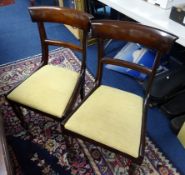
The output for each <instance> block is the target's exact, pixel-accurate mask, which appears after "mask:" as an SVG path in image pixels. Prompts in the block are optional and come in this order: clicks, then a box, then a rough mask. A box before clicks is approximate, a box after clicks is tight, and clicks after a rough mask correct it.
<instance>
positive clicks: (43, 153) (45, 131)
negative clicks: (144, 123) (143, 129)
mask: <svg viewBox="0 0 185 175" xmlns="http://www.w3.org/2000/svg"><path fill="white" fill-rule="evenodd" d="M40 58H41V55H36V56H33V57H29V58H27V59H25V60H20V61H18V62H14V63H12V64H8V65H2V66H0V95H1V96H0V110H2V112H3V117H4V122H5V130H6V131H5V133H6V135H7V141H8V145H9V151H10V156H11V159H12V162H13V168H14V170H15V174H25V175H29V174H32V175H33V174H35V175H39V174H48V175H60V174H65V175H67V174H80V175H91V174H97V175H101V174H102V175H112V174H117V175H118V174H119V175H121V174H124V175H125V174H127V170H128V167H129V160H127V159H126V158H124V157H123V156H120V155H118V154H115V153H112V152H110V151H107V150H105V149H102V148H100V147H97V146H95V145H92V144H90V143H87V142H83V141H82V140H80V139H73V149H72V151H71V150H70V152H69V151H68V149H67V148H66V144H65V141H64V138H63V135H62V133H59V129H58V125H57V122H55V121H54V120H53V119H50V118H47V117H44V116H42V115H40V114H37V113H34V112H33V111H28V110H25V109H23V111H24V115H25V120H26V122H28V123H29V127H30V129H29V130H30V132H31V133H32V134H33V135H34V139H33V140H30V139H29V135H28V134H27V132H26V131H25V130H24V129H23V128H22V127H21V126H20V122H19V120H18V118H17V117H16V116H15V115H14V113H13V111H12V109H11V107H10V106H9V105H8V103H7V102H6V100H5V99H4V97H3V94H5V93H7V92H8V91H10V90H11V89H12V88H13V87H14V86H16V85H17V84H18V83H20V82H21V81H22V80H24V79H25V78H26V77H27V76H28V75H30V74H31V73H32V72H33V71H34V69H35V68H36V67H37V66H39V61H40ZM50 64H54V65H59V66H62V67H68V68H69V69H72V70H75V71H79V66H80V61H79V60H78V59H77V58H76V56H75V55H74V54H73V52H72V51H71V50H69V49H57V50H54V51H52V52H50ZM93 81H94V79H93V77H92V76H91V75H90V73H88V72H87V74H86V93H88V91H89V90H90V89H91V87H92V86H93ZM74 153H75V154H74ZM76 153H77V154H76ZM135 174H136V175H144V174H148V175H158V174H160V175H175V174H177V175H178V174H179V173H178V172H177V170H176V169H175V168H174V167H173V166H172V164H170V162H169V161H168V160H167V158H166V157H165V156H164V155H163V154H162V153H161V152H160V150H159V149H158V148H157V147H156V146H155V145H154V143H152V141H151V140H150V139H149V137H147V138H146V148H145V158H144V161H143V164H142V165H141V166H138V167H137V169H136V172H135Z"/></svg>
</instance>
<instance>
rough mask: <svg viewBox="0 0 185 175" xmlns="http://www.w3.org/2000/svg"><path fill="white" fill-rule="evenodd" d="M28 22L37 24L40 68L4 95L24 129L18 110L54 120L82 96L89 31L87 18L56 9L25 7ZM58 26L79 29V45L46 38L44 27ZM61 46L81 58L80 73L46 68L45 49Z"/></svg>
mask: <svg viewBox="0 0 185 175" xmlns="http://www.w3.org/2000/svg"><path fill="white" fill-rule="evenodd" d="M29 13H30V15H31V18H32V21H33V22H37V25H38V29H39V34H40V40H41V45H42V60H41V68H39V69H38V70H37V71H36V72H35V73H33V74H32V75H31V76H30V77H29V78H27V79H26V80H25V81H23V82H22V83H21V84H20V85H19V86H17V87H16V88H15V89H14V90H13V91H11V92H10V93H9V94H8V95H7V99H8V100H9V102H10V103H11V105H12V107H13V108H14V110H15V112H16V114H17V115H18V116H19V118H20V119H21V121H22V124H23V125H24V126H25V127H27V126H26V123H25V122H24V120H23V116H22V114H21V111H20V108H19V106H23V107H28V108H31V109H33V110H36V111H40V112H41V113H44V114H47V115H48V116H50V117H53V118H55V119H58V120H62V119H63V117H65V115H66V114H67V113H68V112H69V111H70V110H71V109H72V107H73V105H74V103H75V101H76V99H77V97H78V95H79V94H80V95H81V98H83V96H84V86H83V85H84V81H85V69H86V47H87V44H86V43H87V34H88V31H89V28H90V21H89V14H87V13H84V12H80V11H77V10H74V9H67V8H59V7H29ZM45 22H47V23H62V24H67V25H71V26H73V27H76V28H79V29H81V30H82V32H83V37H82V41H81V45H75V44H73V43H70V42H64V41H59V40H52V39H48V38H47V34H46V30H45V25H44V23H45ZM49 46H60V47H61V46H63V47H67V48H70V49H72V50H75V51H78V52H80V53H81V55H82V64H81V69H80V72H79V73H77V72H74V71H72V70H69V69H67V68H61V67H59V66H53V65H48V47H49Z"/></svg>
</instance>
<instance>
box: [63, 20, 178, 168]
mask: <svg viewBox="0 0 185 175" xmlns="http://www.w3.org/2000/svg"><path fill="white" fill-rule="evenodd" d="M91 26H92V34H93V35H94V37H97V38H98V58H99V61H98V71H97V76H96V80H95V87H94V88H93V89H92V91H91V92H90V93H89V95H88V96H87V97H86V98H85V99H84V101H83V102H81V104H80V105H79V106H78V107H77V109H76V110H75V111H73V112H72V113H71V114H70V115H69V116H68V117H67V118H66V119H65V120H64V121H63V126H64V131H65V132H66V134H67V135H69V136H76V137H79V138H82V139H85V140H87V141H90V142H93V143H95V144H97V145H100V146H103V147H105V148H107V149H109V150H112V151H114V152H117V153H121V154H123V155H124V156H126V157H128V158H130V159H131V160H132V162H133V163H138V164H141V163H142V160H143V157H144V147H145V132H146V117H147V109H148V104H149V100H150V91H151V88H152V82H153V78H154V75H155V73H156V69H157V67H158V65H159V63H160V58H161V56H162V55H164V54H165V53H167V52H168V51H169V50H170V48H171V45H172V43H173V42H174V41H175V40H176V39H177V37H176V36H174V35H172V34H169V33H166V32H164V31H161V30H159V29H156V28H152V27H148V26H144V25H141V24H138V23H134V22H125V21H113V20H99V21H98V20H95V21H93V22H92V24H91ZM105 39H115V40H124V41H130V42H135V43H139V44H142V45H145V46H146V47H148V48H150V49H154V50H156V57H155V60H154V63H153V66H152V68H148V67H144V66H142V65H137V64H136V63H131V62H127V61H121V60H119V59H112V58H107V57H104V54H103V53H104V46H103V41H104V40H105ZM105 64H112V65H117V66H123V67H127V68H129V69H134V70H136V71H139V72H142V73H144V74H147V75H148V86H147V89H146V94H145V96H144V97H143V98H142V97H140V96H138V95H136V94H134V93H130V92H126V91H123V90H120V89H117V88H113V87H109V86H105V85H103V84H102V82H101V81H102V74H103V72H104V70H105V68H104V65H105ZM115 78H116V77H115ZM132 165H133V164H132ZM130 171H131V168H130Z"/></svg>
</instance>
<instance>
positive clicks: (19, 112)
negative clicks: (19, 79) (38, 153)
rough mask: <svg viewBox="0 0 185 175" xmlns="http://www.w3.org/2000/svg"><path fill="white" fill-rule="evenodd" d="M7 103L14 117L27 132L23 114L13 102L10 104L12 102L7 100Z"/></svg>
mask: <svg viewBox="0 0 185 175" xmlns="http://www.w3.org/2000/svg"><path fill="white" fill-rule="evenodd" d="M8 102H9V104H10V106H11V107H12V109H13V111H14V113H15V115H16V116H17V118H18V119H19V120H20V122H21V126H22V127H23V128H24V129H25V130H26V131H28V128H29V127H28V124H27V123H26V122H25V121H24V115H23V113H22V111H21V109H20V107H19V106H17V104H15V103H14V102H12V101H10V100H8Z"/></svg>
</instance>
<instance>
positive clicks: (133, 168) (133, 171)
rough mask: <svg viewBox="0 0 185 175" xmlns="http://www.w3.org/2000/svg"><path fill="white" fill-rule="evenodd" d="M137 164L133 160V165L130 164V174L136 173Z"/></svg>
mask: <svg viewBox="0 0 185 175" xmlns="http://www.w3.org/2000/svg"><path fill="white" fill-rule="evenodd" d="M135 170H136V165H135V164H134V163H133V162H131V165H130V166H129V170H128V174H129V175H135Z"/></svg>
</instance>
